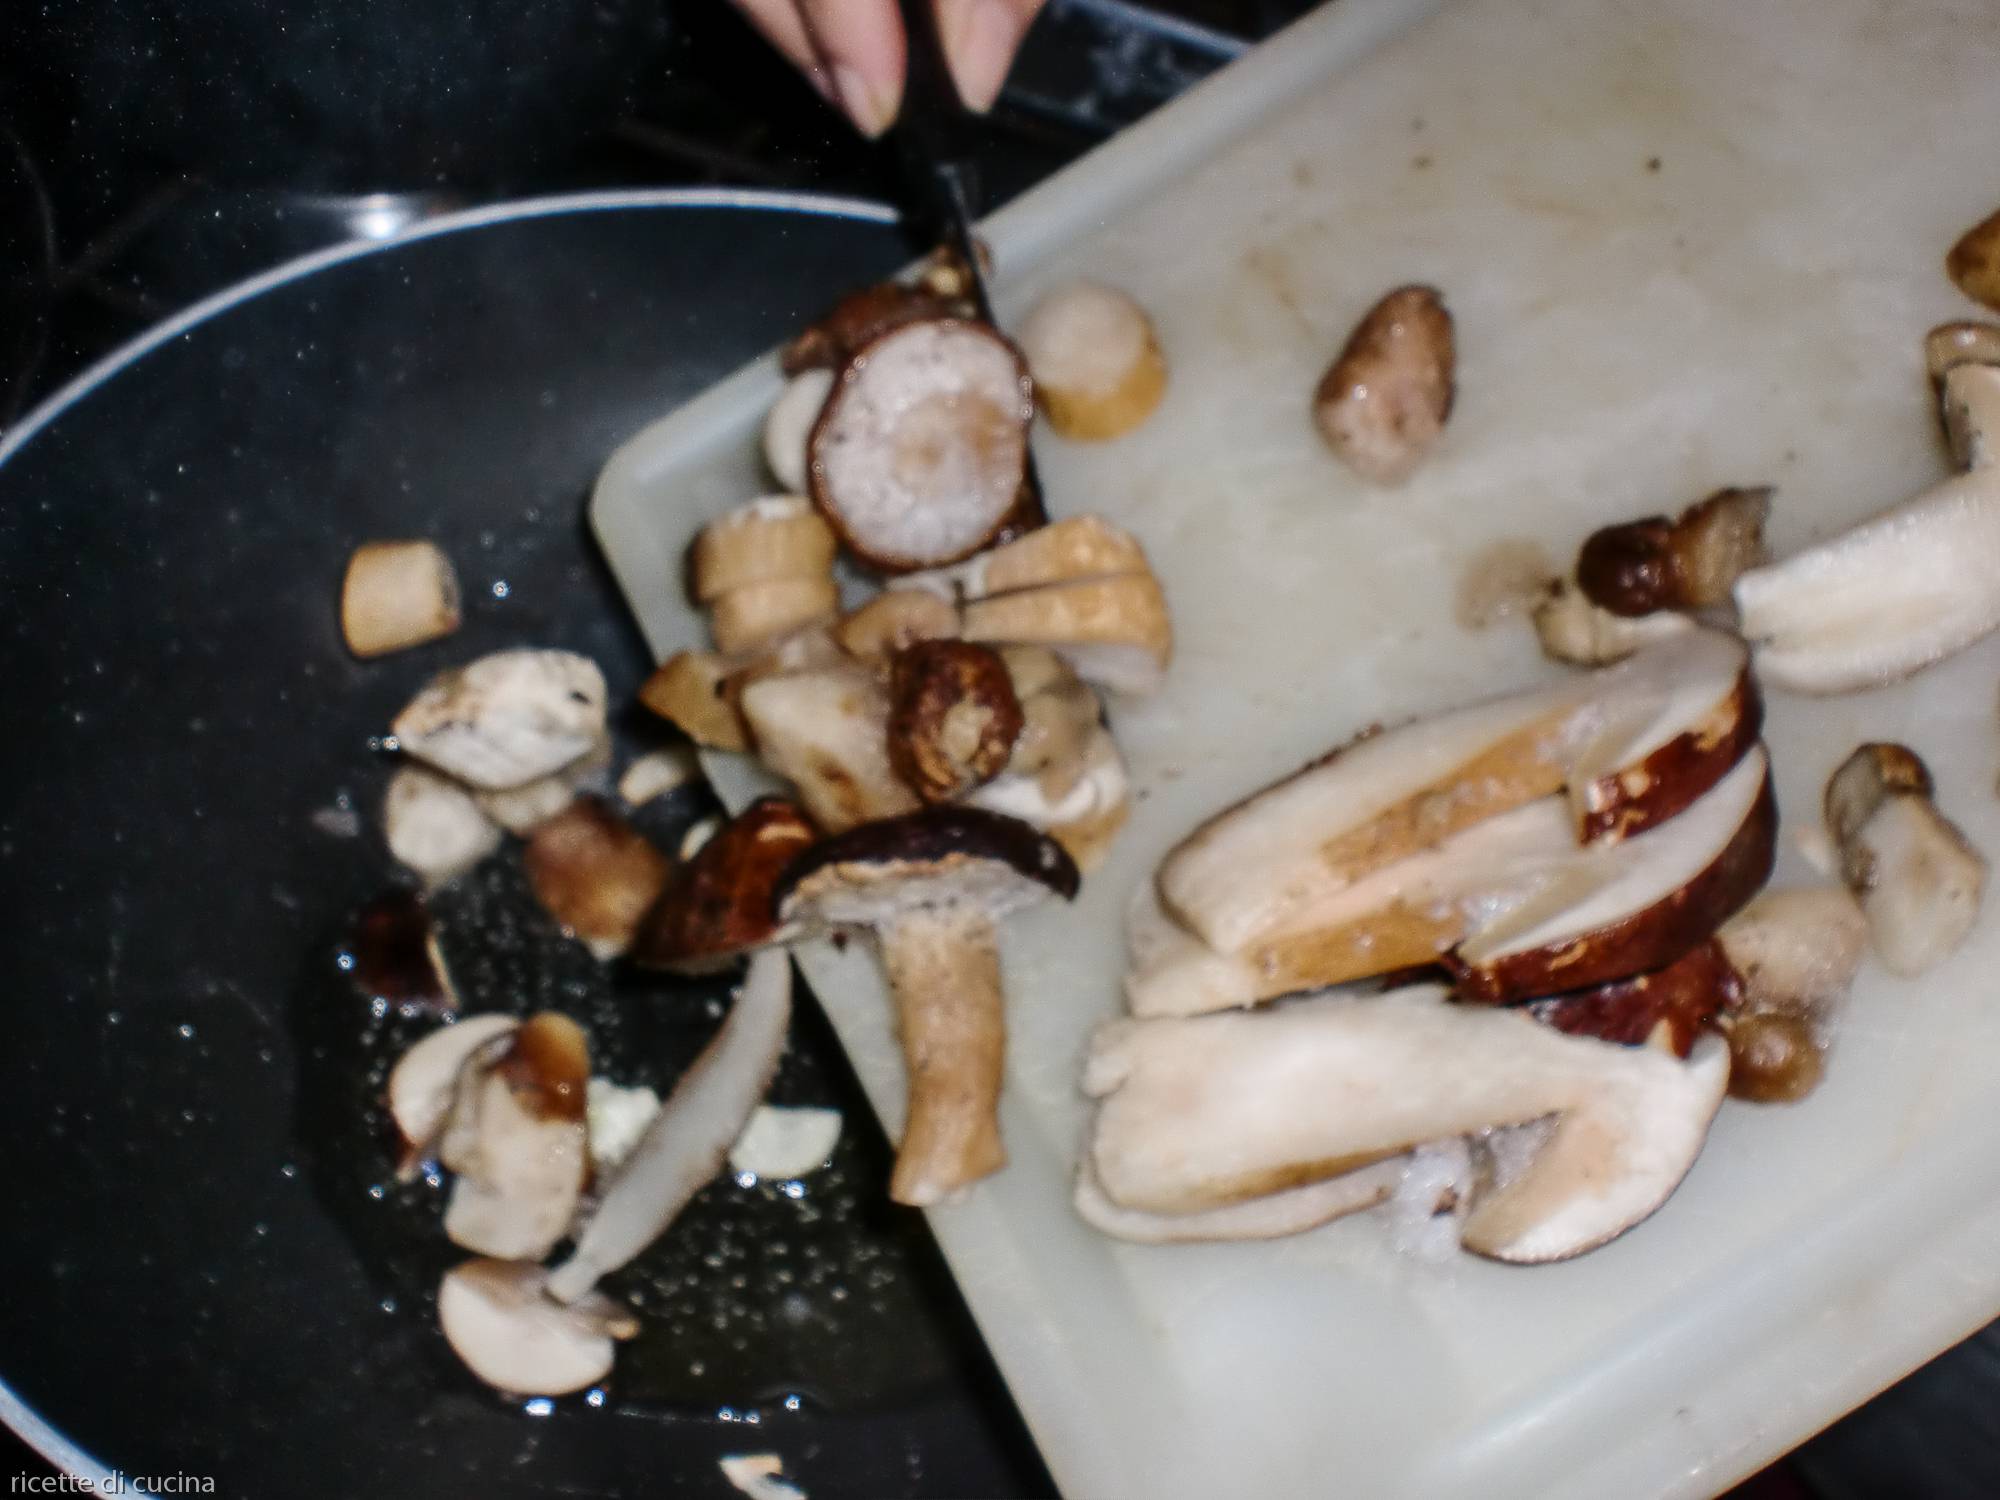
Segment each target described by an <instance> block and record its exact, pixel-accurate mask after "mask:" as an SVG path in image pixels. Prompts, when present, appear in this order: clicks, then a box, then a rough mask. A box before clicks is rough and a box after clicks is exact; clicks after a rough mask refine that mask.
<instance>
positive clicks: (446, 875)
mask: <svg viewBox="0 0 2000 1500" xmlns="http://www.w3.org/2000/svg"><path fill="white" fill-rule="evenodd" d="M382 836H383V838H384V840H385V841H386V842H387V843H388V845H389V853H390V854H392V855H393V856H395V859H396V862H397V863H398V864H400V865H402V866H403V867H404V868H405V869H408V870H410V871H412V872H413V873H415V874H416V875H419V876H421V877H422V878H423V880H424V883H425V884H427V885H442V884H443V883H444V882H445V881H447V880H453V879H456V878H457V877H458V876H460V875H463V874H464V873H465V872H466V871H467V870H469V869H471V868H472V867H473V866H474V865H476V864H478V863H479V862H480V861H481V860H482V859H484V858H486V856H487V855H489V854H491V853H492V852H493V851H494V850H495V849H498V848H499V847H500V827H499V825H498V824H496V823H495V822H494V821H493V820H492V819H491V818H489V817H488V816H487V815H486V811H485V809H484V808H482V807H481V806H480V805H479V801H478V799H477V798H476V797H475V796H474V795H473V794H472V793H471V792H470V791H468V790H467V789H466V788H465V787H464V786H462V785H460V784H459V783H458V782H456V781H453V780H452V779H451V778H450V777H449V776H441V775H439V774H438V773H437V772H436V771H433V770H431V769H430V767H428V766H415V765H408V766H401V767H398V768H397V771H396V774H395V775H394V776H392V777H390V778H389V789H388V791H387V792H386V793H385V794H384V795H383V798H382Z"/></svg>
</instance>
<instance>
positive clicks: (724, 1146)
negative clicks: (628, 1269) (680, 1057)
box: [549, 948, 792, 1302]
mask: <svg viewBox="0 0 2000 1500" xmlns="http://www.w3.org/2000/svg"><path fill="white" fill-rule="evenodd" d="M791 1019H792V961H791V958H790V956H789V955H787V954H786V953H785V952H784V951H783V950H782V949H778V948H767V949H765V950H763V951H762V952H760V953H758V954H757V955H756V956H754V957H753V958H752V959H751V960H750V966H749V969H748V970H747V971H746V972H745V974H744V976H743V983H742V984H740V985H739V986H737V989H736V999H735V1003H734V1004H732V1005H731V1006H730V1009H729V1014H728V1015H727V1016H725V1017H724V1018H723V1022H722V1026H721V1028H720V1029H719V1030H718V1031H717V1032H716V1033H715V1036H714V1037H713V1038H712V1039H711V1040H710V1041H709V1044H708V1045H707V1046H706V1047H704V1048H702V1050H701V1055H700V1056H698V1057H696V1058H695V1060H694V1061H693V1062H692V1063H691V1064H689V1066H688V1070H687V1071H686V1072H685V1073H683V1074H682V1075H681V1077H680V1081H679V1082H678V1083H676V1084H675V1085H674V1090H673V1092H672V1093H671V1094H669V1095H668V1096H667V1101H666V1103H664V1104H662V1105H661V1106H660V1112H659V1113H658V1114H657V1115H655V1116H654V1117H653V1123H652V1124H650V1125H648V1126H647V1127H646V1133H645V1134H644V1135H643V1136H641V1137H640V1138H639V1144H638V1145H636V1146H634V1147H633V1148H632V1152H631V1154H630V1155H629V1156H627V1157H626V1158H625V1161H624V1164H623V1165H622V1166H620V1167H619V1169H618V1173H617V1175H616V1176H615V1177H613V1178H612V1179H611V1181H610V1182H609V1184H607V1185H606V1186H605V1188H604V1191H603V1194H602V1196H601V1197H600V1198H599V1200H598V1204H597V1209H596V1212H594V1213H592V1214H591V1216H590V1220H589V1222H588V1223H586V1224H585V1225H584V1226H583V1229H582V1231H581V1232H580V1233H579V1234H578V1235H577V1237H576V1248H575V1249H574V1250H572V1251H571V1252H570V1255H569V1258H568V1259H567V1260H565V1261H564V1262H563V1263H562V1264H561V1265H559V1266H557V1267H556V1268H555V1270H554V1271H553V1272H552V1273H551V1274H550V1276H549V1295H550V1296H552V1297H554V1298H556V1299H557V1300H558V1301H561V1302H575V1301H577V1300H578V1299H580V1298H584V1297H587V1296H589V1295H590V1293H591V1289H592V1288H594V1287H595V1286H596V1285H597V1283H598V1281H599V1279H600V1278H602V1277H605V1276H608V1275H610V1274H611V1273H612V1272H613V1271H616V1270H618V1269H619V1268H620V1267H622V1266H625V1265H629V1264H630V1263H631V1262H632V1260H633V1259H634V1258H635V1257H636V1256H638V1255H639V1254H640V1253H641V1252H642V1251H643V1250H645V1248H646V1247H647V1246H648V1245H650V1244H652V1243H653V1241H654V1240H656V1239H658V1238H659V1237H660V1236H661V1235H662V1234H664V1233H665V1232H666V1229H667V1226H668V1225H669V1224H671V1223H672V1222H673V1221H674V1216H675V1215H676V1214H678V1213H679V1212H680V1211H681V1210H682V1209H683V1208H685V1207H686V1206H687V1201H688V1199H690V1198H692V1197H693V1196H694V1195H695V1194H696V1193H698V1192H700V1191H701V1190H702V1188H704V1187H706V1186H707V1185H708V1183H709V1181H710V1180H711V1179H712V1178H713V1177H714V1176H715V1174H716V1171H717V1170H718V1169H719V1168H720V1167H721V1165H722V1161H723V1158H724V1157H725V1156H726V1155H727V1154H728V1151H729V1148H730V1146H731V1145H732V1144H733V1143H734V1142H735V1140H736V1138H737V1137H738V1136H739V1135H741V1134H742V1132H743V1125H744V1122H745V1121H747V1120H748V1119H749V1118H750V1114H751V1111H752V1110H754V1109H756V1107H757V1102H758V1100H760V1099H762V1098H763V1097H764V1090H765V1089H767V1088H769V1087H770V1085H771V1075H772V1074H773V1073H775V1072H776V1071H777V1068H778V1055H779V1054H780V1053H781V1052H782V1051H783V1050H784V1046H785V1031H786V1028H787V1027H789V1026H790V1024H791Z"/></svg>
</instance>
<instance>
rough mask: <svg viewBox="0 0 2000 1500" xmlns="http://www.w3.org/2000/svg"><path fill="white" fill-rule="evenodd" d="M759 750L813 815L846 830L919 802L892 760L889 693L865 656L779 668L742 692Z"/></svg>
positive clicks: (830, 829)
mask: <svg viewBox="0 0 2000 1500" xmlns="http://www.w3.org/2000/svg"><path fill="white" fill-rule="evenodd" d="M740 702H741V707H742V712H743V718H744V722H745V723H746V724H747V725H748V726H749V728H750V732H751V735H752V737H753V738H754V740H755V742H756V746H757V750H758V753H759V754H760V755H761V756H762V757H763V759H764V763H765V765H766V766H768V767H769V768H770V769H771V770H772V771H774V772H775V773H776V774H778V775H780V776H783V777H784V778H786V779H787V780H788V781H790V782H791V783H792V785H793V787H795V788H796V789H797V791H798V795H799V801H800V803H801V804H802V805H803V806H804V807H805V810H806V812H807V813H808V814H809V815H810V816H811V817H812V820H813V821H814V822H815V823H817V824H818V825H819V826H820V827H821V828H823V829H826V830H827V831H828V832H839V831H840V830H842V829H846V828H852V827H854V826H855V825H856V824H858V823H866V822H868V821H869V820H870V819H873V818H882V817H893V816H896V815H898V814H901V813H906V812H911V811H914V810H915V809H916V807H917V806H918V802H917V798H916V794H915V793H914V792H912V791H911V790H910V789H909V788H908V787H907V786H905V785H904V784H903V781H902V779H901V778H900V777H898V776H897V775H896V772H895V769H894V767H893V766H892V765H891V764H890V760H889V695H888V692H887V690H886V689H885V688H884V687H883V685H882V684H881V683H880V682H879V681H878V680H877V679H876V676H875V674H873V673H872V672H869V671H868V670H867V669H866V668H864V667H862V666H860V665H859V664H858V663H854V662H845V663H839V664H834V665H829V666H825V667H812V668H806V669H804V670H801V671H796V672H774V673H772V674H770V675H768V676H763V677H759V678H757V679H756V680H755V681H752V682H749V683H746V684H745V685H744V688H743V691H742V696H741V699H740Z"/></svg>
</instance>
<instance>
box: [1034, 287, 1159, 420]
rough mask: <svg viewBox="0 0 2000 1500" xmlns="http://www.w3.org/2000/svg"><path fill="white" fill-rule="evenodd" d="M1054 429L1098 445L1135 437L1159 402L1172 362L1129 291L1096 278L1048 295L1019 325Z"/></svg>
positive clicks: (1039, 395) (1038, 391)
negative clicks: (1130, 435) (1133, 433)
mask: <svg viewBox="0 0 2000 1500" xmlns="http://www.w3.org/2000/svg"><path fill="white" fill-rule="evenodd" d="M1019 332H1020V336H1021V350H1022V352H1023V353H1024V354H1026V355H1027V357H1028V365H1029V368H1030V369H1031V370H1033V372H1034V376H1035V397H1036V399H1037V400H1038V401H1040V403H1041V406H1042V410H1043V411H1045V412H1047V413H1048V416H1049V425H1051V426H1052V427H1054V428H1055V430H1056V431H1057V432H1060V433H1061V434H1062V435H1063V436H1064V437H1066V438H1072V439H1076V440H1078V441H1081V442H1101V441H1104V440H1106V439H1109V438H1115V437H1119V436H1121V435H1123V434H1124V433H1127V432H1130V431H1131V430H1132V429H1133V428H1135V427H1137V426H1138V425H1139V424H1140V423H1141V422H1144V421H1145V420H1146V418H1147V417H1149V416H1151V415H1152V414H1153V408H1154V407H1156V406H1158V405H1159V404H1160V398H1161V397H1162V396H1163V395H1165V394H1166V389H1167V361H1166V357H1165V355H1163V354H1162V353H1161V352H1160V340H1159V336H1158V335H1157V334H1156V333H1155V332H1154V330H1153V322H1152V319H1150V318H1148V317H1147V316H1146V310H1145V309H1144V308H1143V307H1141V306H1140V305H1139V304H1138V303H1137V302H1136V301H1135V300H1133V298H1132V297H1131V295H1130V294H1128V293H1126V292H1123V291H1120V290H1119V289H1118V288H1117V287H1111V286H1105V285H1103V284H1102V283H1099V282H1093V281H1072V282H1068V283H1066V284H1065V285H1062V286H1059V287H1055V288H1053V289H1051V290H1050V291H1048V292H1045V293H1043V295H1042V297H1041V298H1040V300H1039V301H1037V302H1036V303H1035V305H1034V306H1033V307H1032V308H1030V309H1029V310H1028V315H1027V316H1026V317H1025V318H1023V319H1022V320H1021V323H1020V328H1019Z"/></svg>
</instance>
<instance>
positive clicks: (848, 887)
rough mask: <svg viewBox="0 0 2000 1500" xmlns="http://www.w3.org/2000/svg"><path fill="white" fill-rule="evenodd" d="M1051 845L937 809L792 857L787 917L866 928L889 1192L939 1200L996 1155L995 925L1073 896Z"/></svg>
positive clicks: (1026, 831)
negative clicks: (898, 1039)
mask: <svg viewBox="0 0 2000 1500" xmlns="http://www.w3.org/2000/svg"><path fill="white" fill-rule="evenodd" d="M1076 888H1077V870H1076V865H1075V864H1074V862H1072V861H1071V859H1070V857H1069V856H1068V855H1067V854H1065V853H1064V852H1063V850H1062V848H1061V846H1060V845H1058V844H1057V843H1055V841H1054V840H1052V839H1049V838H1047V837H1045V836H1043V835H1041V834H1039V833H1037V832H1035V830H1034V829H1032V828H1031V827H1029V826H1028V825H1027V824H1025V823H1023V822H1021V821H1019V820H1018V819H1015V818H1008V817H1003V816H1001V815H1000V814H998V813H991V812H986V811H984V810H982V809H979V808H970V807H957V806H940V807H931V808H926V809H924V810H923V811H922V812H917V813H911V814H908V815H906V816H903V817H899V818H891V819H887V820H884V821H882V822H877V823H866V824H863V825H861V826H860V827H858V828H853V829H850V830H848V831H847V832H846V833H844V834H840V835H837V836H836V837H834V838H830V839H827V840H826V841H824V842H823V843H821V844H819V845H817V846H815V847H814V848H812V849H810V850H808V851H807V852H806V853H805V854H803V855H801V856H800V857H799V859H797V860H796V861H794V863H793V865H792V867H791V869H790V870H789V871H788V872H787V873H786V875H785V877H784V879H783V881H782V882H781V884H780V887H779V893H778V912H779V915H780V916H781V917H782V918H784V919H785V920H787V921H792V920H816V921H819V922H823V923H826V924H828V925H830V926H834V927H846V928H858V929H862V930H865V931H868V932H870V933H872V934H873V935H874V937H875V939H876V942H877V944H878V945H879V947H880V950H881V955H882V964H883V968H884V969H885V970H886V971H887V973H888V978H889V989H890V992H891V994H892V996H893V997H894V1000H895V1004H896V1014H897V1019H898V1024H899V1028H900V1030H901V1033H902V1041H903V1057H904V1061H905V1064H906V1067H907V1069H908V1075H909V1076H908V1099H909V1112H908V1116H907V1119H906V1122H905V1124H904V1127H903V1140H902V1144H901V1146H900V1147H899V1148H898V1150H897V1154H896V1168H895V1173H894V1175H893V1176H892V1178H891V1179H890V1183H889V1196H890V1197H892V1198H894V1199H895V1200H896V1201H897V1202H898V1203H909V1204H915V1205H919V1206H923V1205H928V1204H933V1203H937V1202H940V1201H942V1200H943V1199H944V1198H945V1197H947V1196H948V1195H950V1194H952V1193H954V1192H956V1191H958V1190H959V1189H961V1188H964V1187H966V1186H969V1185H970V1184H971V1183H973V1182H976V1181H977V1180H978V1179H979V1178H981V1177H984V1176H986V1175H987V1174H989V1173H991V1172H995V1171H998V1170H999V1169H1000V1167H1001V1166H1002V1165H1003V1164H1004V1163H1005V1161H1006V1153H1005V1150H1004V1148H1003V1147H1002V1145H1001V1142H1000V1126H999V1119H998V1106H999V1101H1000V1083H1001V1070H1002V1065H1003V1059H1004V1054H1005V1050H1006V1010H1005V1002H1004V1000H1003V997H1002V993H1001V987H1000V957H999V953H998V950H997V949H996V947H995V928H996V926H997V924H998V923H999V921H1000V920H1001V919H1002V918H1003V917H1005V916H1006V915H1007V914H1008V913H1010V912H1012V911H1015V910H1017V909H1019V908H1021V907H1024V906H1027V905H1030V904H1032V903H1034V902H1037V901H1041V900H1043V899H1045V898H1046V897H1048V896H1049V895H1050V894H1052V893H1053V894H1055V895H1058V896H1061V897H1063V898H1064V899H1066V900H1067V899H1068V898H1070V897H1072V896H1074V895H1075V894H1076Z"/></svg>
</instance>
